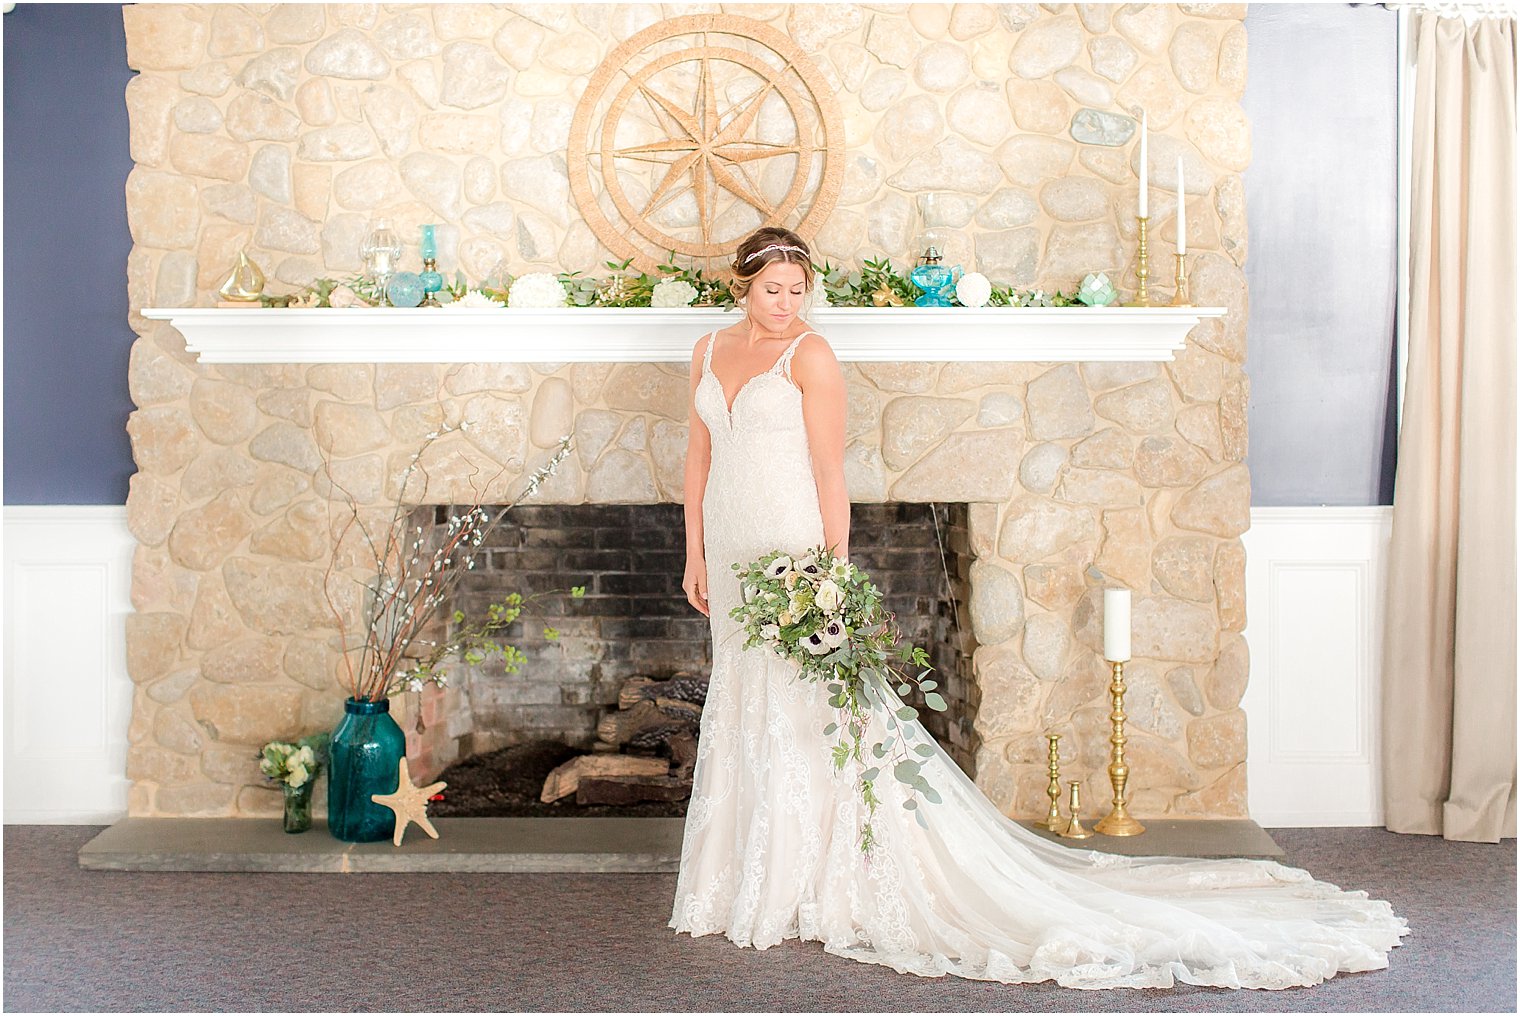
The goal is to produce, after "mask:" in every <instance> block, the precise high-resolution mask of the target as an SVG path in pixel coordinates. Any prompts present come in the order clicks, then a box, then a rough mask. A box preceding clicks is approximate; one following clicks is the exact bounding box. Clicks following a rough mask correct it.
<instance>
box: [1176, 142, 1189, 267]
mask: <svg viewBox="0 0 1520 1016" xmlns="http://www.w3.org/2000/svg"><path fill="white" fill-rule="evenodd" d="M1177 253H1178V254H1186V253H1187V190H1186V188H1184V187H1183V186H1182V156H1180V155H1179V156H1177Z"/></svg>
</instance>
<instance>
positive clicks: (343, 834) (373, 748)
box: [327, 698, 406, 843]
mask: <svg viewBox="0 0 1520 1016" xmlns="http://www.w3.org/2000/svg"><path fill="white" fill-rule="evenodd" d="M405 755H406V735H405V734H404V733H402V732H401V728H400V727H398V726H397V725H396V721H395V720H393V719H391V703H390V700H389V699H381V700H380V701H378V702H366V701H363V700H360V699H352V698H351V699H348V700H346V701H345V702H344V703H343V719H342V720H341V721H340V722H339V723H338V729H337V730H335V731H333V735H332V744H331V747H330V748H329V762H328V769H327V828H328V830H329V831H330V832H331V833H332V834H333V837H334V838H335V839H340V840H345V841H347V842H349V843H368V842H371V841H373V840H388V839H390V838H391V835H392V834H393V833H394V832H395V829H396V813H395V812H393V811H391V810H390V809H389V808H387V807H385V805H383V804H376V803H375V802H374V801H372V800H370V795H372V794H394V793H395V792H396V787H397V786H398V784H399V780H400V772H399V767H400V765H401V759H402V758H403V757H404V756H405Z"/></svg>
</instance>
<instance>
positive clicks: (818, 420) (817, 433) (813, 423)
mask: <svg viewBox="0 0 1520 1016" xmlns="http://www.w3.org/2000/svg"><path fill="white" fill-rule="evenodd" d="M792 378H793V380H795V381H796V382H797V387H798V388H800V389H802V421H803V424H804V425H805V426H806V427H807V438H808V453H809V455H811V456H812V459H813V480H814V482H815V483H816V484H817V485H818V508H819V510H820V511H821V512H822V513H823V543H824V546H826V547H828V548H829V549H830V550H832V551H833V553H834V556H835V557H849V556H850V495H849V491H848V490H846V489H845V483H844V429H845V414H846V411H847V409H848V396H847V395H846V392H845V385H844V372H843V371H841V370H840V369H839V361H838V360H837V359H835V357H834V350H832V349H830V348H829V344H828V343H827V342H825V341H824V339H823V336H821V335H810V336H808V337H807V338H805V339H803V340H802V342H801V343H800V344H799V345H798V346H797V352H796V353H794V354H792Z"/></svg>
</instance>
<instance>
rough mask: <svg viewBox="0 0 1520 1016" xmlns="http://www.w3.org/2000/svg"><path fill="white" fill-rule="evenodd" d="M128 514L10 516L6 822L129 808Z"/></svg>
mask: <svg viewBox="0 0 1520 1016" xmlns="http://www.w3.org/2000/svg"><path fill="white" fill-rule="evenodd" d="M134 546H135V544H134V541H133V539H132V534H131V533H130V532H129V531H128V530H127V513H126V509H125V508H123V507H121V506H118V505H105V506H62V507H60V506H48V507H33V506H26V507H22V506H7V507H6V508H5V555H4V556H5V604H4V614H5V656H4V662H5V731H4V736H5V821H6V823H8V824H9V823H21V822H27V823H30V822H79V823H97V822H114V821H115V820H116V819H118V818H121V817H122V816H123V815H125V814H126V810H127V786H128V783H127V775H126V773H127V726H128V724H129V723H130V722H131V711H132V681H131V679H130V678H129V677H128V676H127V662H126V660H127V656H126V617H127V614H128V613H130V612H131V610H132V602H131V571H132V551H133V548H134Z"/></svg>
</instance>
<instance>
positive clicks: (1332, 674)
mask: <svg viewBox="0 0 1520 1016" xmlns="http://www.w3.org/2000/svg"><path fill="white" fill-rule="evenodd" d="M1392 525H1393V509H1392V508H1387V507H1372V508H1255V509H1252V511H1251V529H1250V531H1249V532H1247V533H1246V534H1245V536H1244V538H1243V540H1244V543H1245V549H1246V615H1247V627H1246V631H1245V637H1246V643H1247V645H1248V647H1249V649H1250V653H1251V677H1250V681H1249V682H1248V683H1247V686H1246V694H1245V697H1244V699H1243V700H1242V702H1241V705H1242V707H1243V708H1244V709H1245V711H1246V744H1247V758H1246V779H1247V783H1248V786H1249V795H1250V809H1251V817H1252V818H1253V819H1255V820H1256V821H1257V822H1258V823H1260V824H1261V825H1263V826H1267V827H1289V826H1376V825H1382V824H1383V805H1382V786H1381V771H1380V767H1381V763H1380V760H1379V756H1378V741H1379V730H1378V714H1379V699H1378V696H1379V686H1380V680H1379V679H1380V675H1381V657H1382V641H1383V615H1384V604H1383V599H1384V595H1385V592H1384V588H1383V575H1384V569H1385V562H1386V559H1387V553H1388V540H1389V534H1390V532H1391V529H1392Z"/></svg>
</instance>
